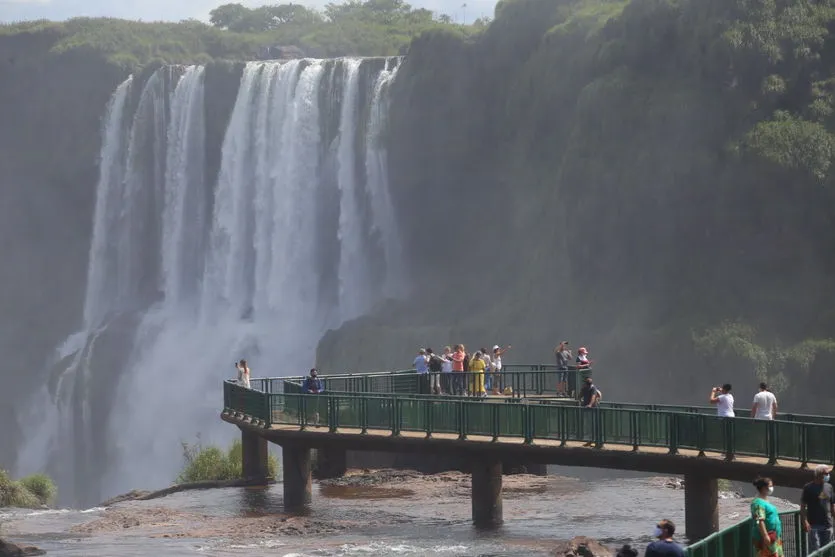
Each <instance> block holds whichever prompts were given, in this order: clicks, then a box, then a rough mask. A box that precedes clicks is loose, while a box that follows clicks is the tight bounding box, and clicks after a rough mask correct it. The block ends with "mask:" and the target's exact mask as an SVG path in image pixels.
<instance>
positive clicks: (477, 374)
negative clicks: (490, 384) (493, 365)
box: [470, 352, 487, 397]
mask: <svg viewBox="0 0 835 557" xmlns="http://www.w3.org/2000/svg"><path fill="white" fill-rule="evenodd" d="M470 371H471V372H472V377H473V380H472V383H471V388H470V392H471V393H472V395H473V396H476V397H486V396H487V391H485V390H484V359H483V358H482V354H481V352H476V353H475V356H473V360H472V361H471V362H470Z"/></svg>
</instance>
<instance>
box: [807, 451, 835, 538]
mask: <svg viewBox="0 0 835 557" xmlns="http://www.w3.org/2000/svg"><path fill="white" fill-rule="evenodd" d="M833 515H835V494H833V490H832V485H830V483H829V468H827V467H826V466H823V465H821V466H818V467H817V468H815V479H814V480H813V481H811V482H809V483H807V484H806V485H805V486H803V495H802V496H801V497H800V520H801V522H802V523H803V530H804V531H805V532H808V533H809V551H810V552H812V551H815V550H816V549H820V548H821V547H823V546H825V545H826V544H828V543H829V542H830V540H831V539H832V531H831V529H832V516H833Z"/></svg>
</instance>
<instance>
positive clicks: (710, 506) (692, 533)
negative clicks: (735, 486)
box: [684, 474, 719, 543]
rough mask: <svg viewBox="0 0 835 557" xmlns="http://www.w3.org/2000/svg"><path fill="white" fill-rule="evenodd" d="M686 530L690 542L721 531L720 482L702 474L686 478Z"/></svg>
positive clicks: (686, 476) (688, 475)
mask: <svg viewBox="0 0 835 557" xmlns="http://www.w3.org/2000/svg"><path fill="white" fill-rule="evenodd" d="M684 523H685V524H684V528H685V530H686V531H687V539H688V540H690V542H691V543H692V542H694V541H697V540H701V539H703V538H706V537H708V536H709V535H711V534H713V533H714V532H718V531H719V482H718V480H717V479H716V478H711V477H709V476H705V475H702V474H686V475H685V476H684Z"/></svg>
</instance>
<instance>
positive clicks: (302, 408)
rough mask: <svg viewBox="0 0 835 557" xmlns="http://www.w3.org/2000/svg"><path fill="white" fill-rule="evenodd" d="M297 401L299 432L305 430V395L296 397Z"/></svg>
mask: <svg viewBox="0 0 835 557" xmlns="http://www.w3.org/2000/svg"><path fill="white" fill-rule="evenodd" d="M297 397H298V401H299V422H300V425H301V430H302V431H304V430H305V429H307V395H297Z"/></svg>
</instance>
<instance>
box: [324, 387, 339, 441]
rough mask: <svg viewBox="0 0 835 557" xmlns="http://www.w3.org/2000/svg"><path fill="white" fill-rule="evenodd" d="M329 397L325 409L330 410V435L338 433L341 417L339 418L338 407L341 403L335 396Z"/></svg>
mask: <svg viewBox="0 0 835 557" xmlns="http://www.w3.org/2000/svg"><path fill="white" fill-rule="evenodd" d="M327 396H328V400H327V405H326V406H325V407H326V408H327V409H328V431H329V432H330V433H336V430H337V428H338V427H339V417H338V416H337V407H338V406H339V401H338V400H337V398H336V396H334V395H327Z"/></svg>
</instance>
